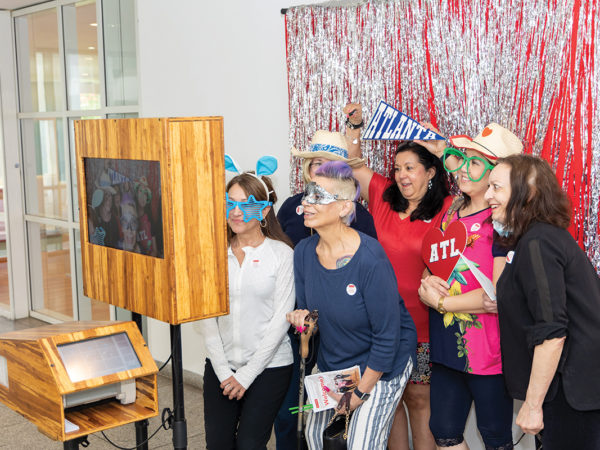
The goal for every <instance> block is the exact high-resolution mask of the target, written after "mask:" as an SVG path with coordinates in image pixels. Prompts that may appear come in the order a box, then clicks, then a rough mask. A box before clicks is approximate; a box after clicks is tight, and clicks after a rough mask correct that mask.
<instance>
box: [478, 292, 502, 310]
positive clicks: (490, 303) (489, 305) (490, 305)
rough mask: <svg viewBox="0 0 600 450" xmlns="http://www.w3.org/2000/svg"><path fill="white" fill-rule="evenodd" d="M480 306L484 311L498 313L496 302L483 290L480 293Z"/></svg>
mask: <svg viewBox="0 0 600 450" xmlns="http://www.w3.org/2000/svg"><path fill="white" fill-rule="evenodd" d="M482 296H483V298H482V306H483V309H484V310H485V312H486V313H492V314H498V302H496V301H494V300H492V299H491V298H490V297H489V295H487V294H486V293H485V292H484V293H483V294H482Z"/></svg>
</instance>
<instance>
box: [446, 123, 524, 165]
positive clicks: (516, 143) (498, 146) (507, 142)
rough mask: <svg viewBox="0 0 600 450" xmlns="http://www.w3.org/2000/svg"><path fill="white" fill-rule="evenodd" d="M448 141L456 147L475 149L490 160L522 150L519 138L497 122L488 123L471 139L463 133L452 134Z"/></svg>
mask: <svg viewBox="0 0 600 450" xmlns="http://www.w3.org/2000/svg"><path fill="white" fill-rule="evenodd" d="M450 143H451V144H452V145H453V146H454V147H456V148H469V149H471V150H476V151H478V152H479V153H481V154H483V156H485V157H486V158H487V159H490V160H492V161H495V160H497V159H498V158H505V157H507V156H510V155H518V154H519V153H522V152H523V143H522V142H521V141H520V139H519V138H518V137H517V136H516V135H515V134H514V133H513V132H511V131H509V130H507V129H506V128H504V127H503V126H501V125H498V124H497V123H490V124H489V125H487V126H486V127H485V128H484V129H483V131H482V132H481V133H479V134H478V135H477V136H475V138H473V139H471V138H470V137H469V136H464V135H459V136H452V137H450Z"/></svg>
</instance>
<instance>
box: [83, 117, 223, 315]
mask: <svg viewBox="0 0 600 450" xmlns="http://www.w3.org/2000/svg"><path fill="white" fill-rule="evenodd" d="M75 142H76V146H77V172H78V182H79V206H80V208H79V209H80V223H81V254H82V262H83V283H84V293H85V295H87V296H88V297H91V298H94V299H96V300H100V301H103V302H106V303H110V304H111V305H115V306H118V307H120V308H124V309H127V310H129V311H132V312H135V313H139V314H142V315H144V316H148V317H152V318H154V319H158V320H160V321H163V322H168V323H170V324H171V325H177V324H180V323H184V322H190V321H194V320H198V319H204V318H207V317H214V316H219V315H223V314H228V313H229V302H228V292H227V289H228V283H227V224H226V217H225V160H224V149H223V119H222V118H221V117H196V118H194V117H192V118H164V119H99V120H77V121H75ZM92 159H93V160H99V159H100V160H104V161H105V164H106V165H107V167H108V166H110V165H111V164H112V165H114V166H117V165H119V164H120V165H121V166H124V165H125V163H124V162H123V161H124V160H129V161H136V162H140V163H143V162H146V161H151V162H156V163H158V164H159V166H160V179H159V180H158V181H157V184H156V185H157V186H158V185H160V189H155V192H153V193H152V194H153V196H154V197H156V196H157V195H159V196H160V199H161V208H160V211H158V212H159V213H160V214H159V215H160V217H162V224H159V225H158V226H157V228H158V227H160V230H158V231H160V232H161V236H162V241H163V246H162V247H163V248H162V250H163V252H162V257H153V256H148V255H144V254H140V253H134V252H131V251H124V250H120V249H118V248H111V247H109V246H103V245H96V244H94V243H92V240H91V239H90V231H89V228H88V226H86V225H87V224H88V223H89V222H88V220H89V219H90V217H89V216H90V211H91V210H92V206H94V205H95V203H94V201H95V199H94V198H90V197H93V196H92V193H93V194H94V196H95V195H96V192H95V191H94V189H96V190H98V191H99V194H98V195H99V196H100V197H101V196H102V194H103V192H104V193H105V192H107V191H109V190H110V191H111V192H113V193H114V192H116V190H115V189H114V187H116V183H117V182H122V183H124V184H125V183H126V181H125V180H128V177H131V178H132V183H134V182H136V181H137V178H135V177H133V176H132V175H130V174H123V173H119V174H117V175H115V173H116V172H118V171H115V170H112V169H110V168H109V169H107V173H106V174H104V173H103V174H102V176H103V177H104V179H101V178H102V177H96V179H94V180H90V177H89V173H88V174H87V175H88V177H87V179H86V167H88V166H86V160H90V161H91V160H92ZM108 172H110V175H109V174H108ZM111 177H112V178H111ZM117 177H118V179H117ZM134 178H135V179H134ZM102 183H104V185H102ZM120 195H121V201H123V197H124V195H123V194H120ZM92 212H93V211H92Z"/></svg>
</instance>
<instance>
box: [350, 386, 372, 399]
mask: <svg viewBox="0 0 600 450" xmlns="http://www.w3.org/2000/svg"><path fill="white" fill-rule="evenodd" d="M354 393H355V394H356V396H357V397H358V398H360V399H361V400H362V401H363V402H366V401H367V400H368V399H369V397H370V396H371V394H365V393H364V392H360V391H359V390H358V388H357V387H356V388H354Z"/></svg>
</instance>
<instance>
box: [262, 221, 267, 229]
mask: <svg viewBox="0 0 600 450" xmlns="http://www.w3.org/2000/svg"><path fill="white" fill-rule="evenodd" d="M260 226H261V227H262V228H266V226H267V219H263V220H261V221H260Z"/></svg>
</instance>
